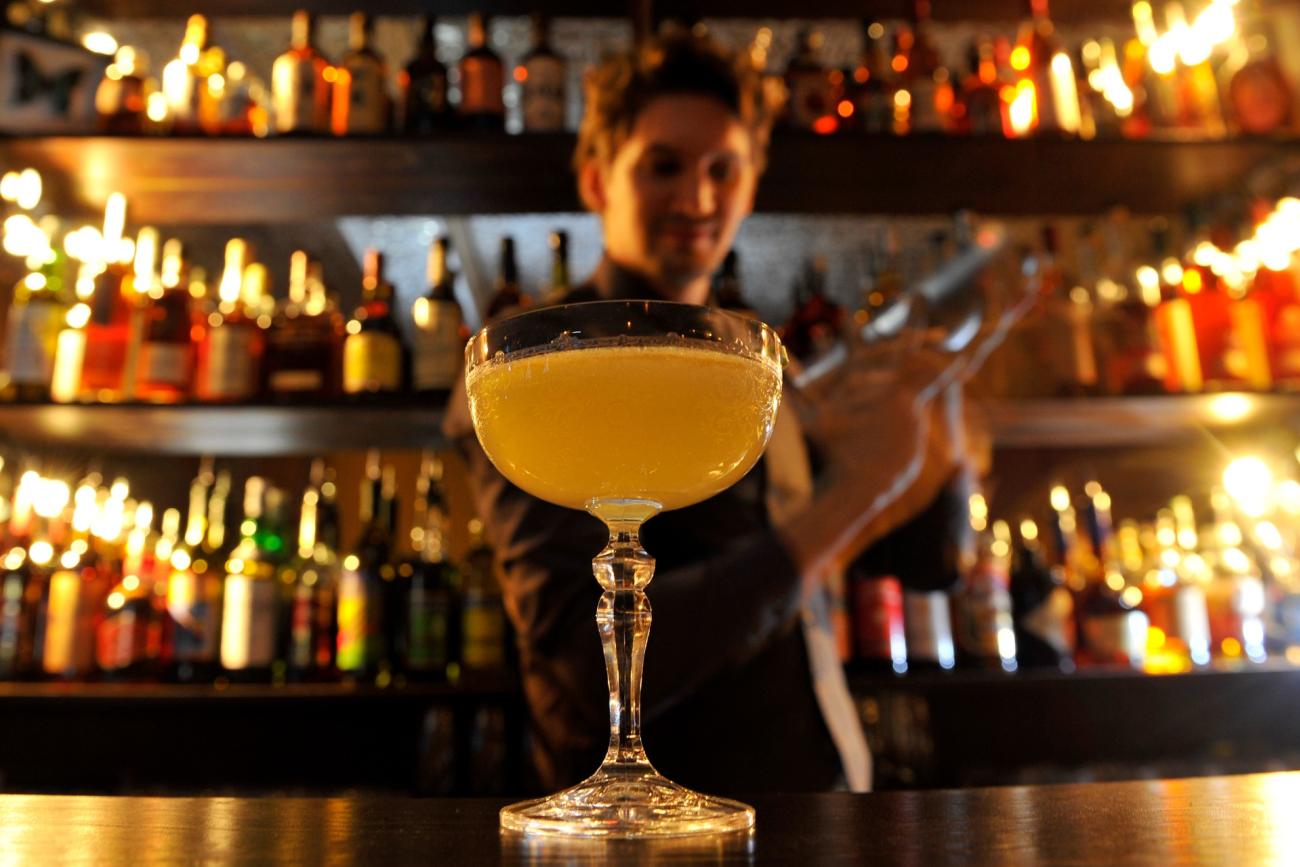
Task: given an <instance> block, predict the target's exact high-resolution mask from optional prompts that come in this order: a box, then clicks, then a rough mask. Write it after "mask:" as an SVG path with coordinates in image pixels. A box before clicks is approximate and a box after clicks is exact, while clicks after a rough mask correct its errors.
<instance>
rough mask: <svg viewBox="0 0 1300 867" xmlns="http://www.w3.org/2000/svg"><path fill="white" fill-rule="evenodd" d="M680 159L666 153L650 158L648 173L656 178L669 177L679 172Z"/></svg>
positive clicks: (680, 166) (680, 168)
mask: <svg viewBox="0 0 1300 867" xmlns="http://www.w3.org/2000/svg"><path fill="white" fill-rule="evenodd" d="M681 171H682V161H681V160H679V159H677V157H674V156H669V155H667V154H662V155H657V156H653V157H651V158H650V174H651V175H653V176H654V177H656V178H671V177H675V176H676V175H679V174H681Z"/></svg>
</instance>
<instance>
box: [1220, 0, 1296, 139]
mask: <svg viewBox="0 0 1300 867" xmlns="http://www.w3.org/2000/svg"><path fill="white" fill-rule="evenodd" d="M1273 36H1274V34H1273V33H1272V30H1271V25H1270V23H1269V20H1268V16H1267V15H1266V14H1263V13H1260V14H1257V15H1255V16H1253V17H1252V18H1251V19H1250V20H1249V22H1248V23H1247V26H1246V27H1245V31H1244V32H1243V34H1242V39H1241V41H1240V43H1239V45H1238V47H1237V49H1236V51H1235V52H1234V53H1233V56H1231V57H1229V59H1228V61H1227V62H1226V63H1225V64H1224V69H1223V71H1222V73H1221V74H1222V75H1224V76H1225V78H1226V80H1227V87H1226V92H1227V104H1228V109H1229V113H1230V116H1231V120H1232V125H1233V127H1234V129H1235V130H1236V131H1238V132H1241V133H1245V134H1246V135H1269V134H1276V133H1280V132H1288V131H1294V130H1295V123H1296V112H1295V89H1294V86H1293V83H1292V82H1291V81H1289V80H1288V79H1287V73H1286V72H1285V71H1284V69H1283V67H1282V64H1281V62H1280V60H1279V57H1278V53H1277V51H1276V50H1275V46H1276V45H1277V41H1276V40H1275V39H1274V38H1273Z"/></svg>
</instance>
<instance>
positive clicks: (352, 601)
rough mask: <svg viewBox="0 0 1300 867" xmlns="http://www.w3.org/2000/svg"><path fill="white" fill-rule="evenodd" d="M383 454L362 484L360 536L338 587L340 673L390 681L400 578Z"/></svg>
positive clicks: (369, 462)
mask: <svg viewBox="0 0 1300 867" xmlns="http://www.w3.org/2000/svg"><path fill="white" fill-rule="evenodd" d="M386 475H388V476H391V468H389V469H388V471H387V472H386V471H385V468H383V467H381V465H380V459H379V453H378V452H376V451H371V452H370V453H368V454H367V456H366V477H365V479H364V480H363V481H362V483H361V508H360V517H361V533H360V536H359V538H358V539H357V542H356V544H355V545H354V546H353V548H352V551H351V552H350V553H349V554H348V555H347V556H345V557H344V558H343V562H342V566H343V568H342V571H341V572H340V573H339V584H338V613H337V618H338V668H339V671H340V672H342V673H343V674H344V675H346V676H350V677H354V678H359V677H380V676H391V674H390V672H389V671H388V670H387V666H388V664H389V660H387V659H385V658H384V649H385V648H384V645H385V636H384V635H383V626H384V621H385V617H384V610H383V608H384V602H385V596H386V593H385V587H384V585H385V584H392V583H393V582H394V581H395V580H396V577H397V570H396V567H395V565H394V563H393V556H392V554H393V527H392V526H391V525H390V524H389V520H390V518H391V511H390V509H389V507H388V505H387V503H388V498H389V497H391V496H392V495H393V490H392V487H391V486H390V483H389V482H388V480H387V479H386V478H385V476H386Z"/></svg>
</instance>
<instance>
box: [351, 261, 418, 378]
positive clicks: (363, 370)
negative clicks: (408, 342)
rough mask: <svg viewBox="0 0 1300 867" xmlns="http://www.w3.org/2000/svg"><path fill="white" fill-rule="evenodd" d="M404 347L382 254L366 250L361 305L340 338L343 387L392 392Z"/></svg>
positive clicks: (401, 362)
mask: <svg viewBox="0 0 1300 867" xmlns="http://www.w3.org/2000/svg"><path fill="white" fill-rule="evenodd" d="M405 354H406V353H405V348H404V347H403V345H402V333H401V331H400V330H399V329H398V327H397V320H396V319H394V318H393V286H392V284H391V283H389V282H387V281H386V280H384V259H383V255H382V254H381V253H380V252H379V251H378V250H375V249H370V250H367V251H366V258H365V269H364V271H363V272H362V278H361V305H360V306H359V307H357V310H356V312H355V313H354V314H353V316H352V319H351V321H349V322H348V325H347V337H345V338H344V340H343V391H344V393H345V394H350V395H374V394H394V393H396V392H399V391H401V390H402V371H403V368H404V367H405V366H406V365H405V362H404V356H405Z"/></svg>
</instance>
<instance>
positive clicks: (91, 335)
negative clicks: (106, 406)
mask: <svg viewBox="0 0 1300 867" xmlns="http://www.w3.org/2000/svg"><path fill="white" fill-rule="evenodd" d="M125 220H126V199H125V198H123V197H122V196H121V195H120V194H113V195H110V196H109V197H108V204H107V205H106V206H105V208H104V230H103V237H104V249H105V250H106V251H107V263H106V265H105V268H104V270H103V271H101V272H100V273H99V275H98V276H96V277H95V278H94V289H93V292H92V294H91V297H90V302H89V303H90V318H89V320H88V321H87V322H86V326H85V349H84V353H83V358H82V363H81V391H82V394H83V397H85V398H88V399H90V400H97V401H112V400H121V397H122V391H123V384H124V377H125V371H126V355H127V343H128V335H129V332H130V327H131V316H132V310H133V308H132V305H131V304H130V301H129V299H128V298H127V293H126V290H127V289H128V288H129V287H128V286H126V285H124V284H126V283H127V281H128V275H129V269H130V264H131V261H132V259H133V257H134V255H135V242H134V241H133V240H131V239H129V238H124V237H123V235H122V227H123V224H124V223H125Z"/></svg>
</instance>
